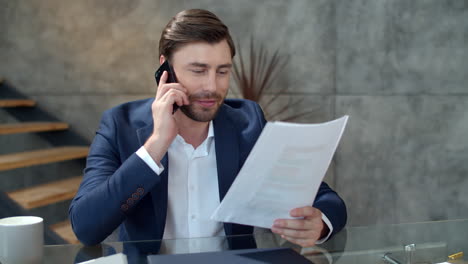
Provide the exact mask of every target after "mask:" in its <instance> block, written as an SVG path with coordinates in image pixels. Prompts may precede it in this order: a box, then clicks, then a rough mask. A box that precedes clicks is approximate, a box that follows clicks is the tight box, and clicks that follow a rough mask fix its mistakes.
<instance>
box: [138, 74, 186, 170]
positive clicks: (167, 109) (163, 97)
mask: <svg viewBox="0 0 468 264" xmlns="http://www.w3.org/2000/svg"><path fill="white" fill-rule="evenodd" d="M167 77H168V73H167V72H166V71H165V72H164V73H163V74H162V76H161V79H160V80H159V85H158V90H157V93H156V97H155V100H154V102H153V104H152V105H151V110H152V115H153V133H152V134H151V136H150V137H149V138H148V140H147V141H146V142H145V144H144V147H145V149H146V151H148V153H149V154H150V155H151V157H152V158H153V160H154V161H155V162H156V163H157V164H160V161H161V159H162V158H163V156H164V154H165V153H166V152H167V149H168V148H169V146H170V145H171V143H172V141H173V140H174V138H175V137H176V136H177V133H178V132H179V129H178V127H177V123H176V120H175V118H174V115H173V114H172V111H173V107H174V104H177V105H178V106H183V105H188V104H190V102H189V99H188V96H187V90H186V89H185V88H184V87H183V86H182V85H180V84H179V83H166V81H167Z"/></svg>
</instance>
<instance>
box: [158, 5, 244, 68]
mask: <svg viewBox="0 0 468 264" xmlns="http://www.w3.org/2000/svg"><path fill="white" fill-rule="evenodd" d="M224 39H225V40H226V41H227V43H228V45H229V48H230V49H231V56H232V57H234V55H236V48H235V47H234V43H233V41H232V38H231V35H230V34H229V29H228V28H227V26H226V25H225V24H224V23H223V22H222V21H221V20H220V19H219V18H218V17H217V16H216V15H215V14H213V13H211V12H210V11H207V10H203V9H189V10H184V11H182V12H179V13H178V14H177V15H175V17H173V18H172V19H171V20H170V21H169V23H168V24H167V25H166V27H165V28H164V30H163V31H162V34H161V39H160V40H159V56H161V55H164V57H166V58H167V59H168V60H170V59H171V57H172V54H173V53H174V52H175V50H176V49H178V48H179V47H181V46H182V45H184V44H187V43H191V42H197V41H202V42H208V43H210V44H215V43H219V42H220V41H222V40H224Z"/></svg>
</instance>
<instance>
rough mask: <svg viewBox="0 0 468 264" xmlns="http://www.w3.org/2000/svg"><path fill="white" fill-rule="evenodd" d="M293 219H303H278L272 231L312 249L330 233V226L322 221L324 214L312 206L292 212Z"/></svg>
mask: <svg viewBox="0 0 468 264" xmlns="http://www.w3.org/2000/svg"><path fill="white" fill-rule="evenodd" d="M290 215H291V216H292V217H303V218H302V219H276V220H275V222H274V224H273V226H272V228H271V231H273V233H276V234H279V235H281V237H282V238H284V239H286V240H288V241H290V242H292V243H294V244H298V245H300V246H302V247H311V246H314V245H315V242H317V240H319V239H320V238H322V237H324V236H326V235H327V234H328V232H329V229H328V226H327V225H326V224H325V223H324V222H323V220H322V212H321V211H320V210H319V209H317V208H314V207H312V206H305V207H301V208H295V209H293V210H291V212H290Z"/></svg>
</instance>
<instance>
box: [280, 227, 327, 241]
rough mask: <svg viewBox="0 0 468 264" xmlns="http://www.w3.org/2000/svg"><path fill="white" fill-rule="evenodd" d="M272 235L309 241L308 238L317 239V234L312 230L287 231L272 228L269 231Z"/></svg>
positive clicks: (286, 229) (285, 229)
mask: <svg viewBox="0 0 468 264" xmlns="http://www.w3.org/2000/svg"><path fill="white" fill-rule="evenodd" d="M271 231H272V232H273V233H276V234H279V235H284V236H288V237H292V238H303V239H310V238H318V237H319V234H318V233H317V232H316V231H313V230H297V229H288V228H277V227H273V228H272V229H271Z"/></svg>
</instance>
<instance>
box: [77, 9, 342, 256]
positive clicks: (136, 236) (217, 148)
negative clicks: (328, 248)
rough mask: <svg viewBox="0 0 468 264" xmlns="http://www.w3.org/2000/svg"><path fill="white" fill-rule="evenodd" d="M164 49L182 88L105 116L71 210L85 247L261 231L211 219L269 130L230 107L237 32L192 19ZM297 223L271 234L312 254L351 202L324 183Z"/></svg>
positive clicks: (176, 24) (178, 26)
mask: <svg viewBox="0 0 468 264" xmlns="http://www.w3.org/2000/svg"><path fill="white" fill-rule="evenodd" d="M159 45H160V47H159V53H160V59H159V62H160V63H161V64H162V63H163V62H164V61H166V60H168V61H169V62H170V63H171V65H172V66H173V70H174V72H175V75H176V76H177V82H176V83H166V81H167V78H168V73H167V72H164V73H163V75H162V77H161V80H160V83H159V85H158V88H157V93H156V96H155V97H154V98H150V99H145V100H140V101H135V102H129V103H125V104H123V105H120V106H117V107H114V108H112V109H110V110H108V111H106V112H105V113H104V115H103V117H102V120H101V123H100V126H99V129H98V131H97V133H96V137H95V139H94V141H93V143H92V145H91V149H90V152H89V156H88V159H87V166H86V169H85V175H84V178H83V182H82V183H81V185H80V189H79V191H78V193H77V195H76V196H75V198H74V199H73V201H72V203H71V205H70V210H69V214H70V219H71V222H72V226H73V230H74V232H75V234H76V235H77V237H78V239H79V240H80V241H81V242H82V243H83V244H87V245H92V244H97V243H100V242H101V241H103V240H104V239H105V238H106V237H107V236H108V235H109V234H111V233H112V232H113V230H115V229H117V228H119V237H120V240H122V241H128V240H133V241H134V240H150V239H153V240H154V239H162V238H191V237H209V236H223V235H239V234H251V233H252V232H253V227H252V226H245V225H239V224H232V223H220V222H216V221H212V220H210V218H209V217H210V215H211V213H212V212H213V211H214V209H215V208H216V207H217V206H218V205H219V204H220V201H221V200H222V199H223V197H224V196H225V194H226V193H227V191H228V189H229V187H230V186H231V184H232V182H233V181H234V179H235V177H236V175H237V173H238V172H239V170H240V168H241V167H242V165H243V163H244V161H245V160H246V158H247V156H248V154H249V153H250V151H251V149H252V147H253V145H254V144H255V141H256V140H257V138H258V136H259V135H260V133H261V131H262V129H263V127H264V125H265V119H264V116H263V113H262V111H261V108H260V107H259V106H258V105H257V104H256V103H254V102H251V101H248V100H242V99H225V97H226V94H227V92H228V87H229V79H230V75H231V69H232V58H233V57H234V55H235V48H234V45H233V41H232V39H231V36H230V34H229V31H228V28H227V27H226V26H225V25H224V24H223V23H222V22H221V21H220V20H219V18H218V17H216V15H214V14H212V13H211V12H208V11H206V10H198V9H192V10H186V11H182V12H180V13H178V14H177V15H176V16H175V17H174V18H173V19H172V20H171V21H170V22H169V23H168V24H167V26H166V28H165V29H164V30H163V32H162V35H161V39H160V43H159ZM174 104H176V105H177V106H178V107H179V109H178V110H177V111H175V112H174V113H173V108H174ZM272 144H274V142H272ZM259 210H261V208H259ZM290 214H291V216H293V217H297V218H296V219H277V220H275V222H274V223H272V227H271V230H272V231H273V232H274V233H277V234H279V235H281V236H282V237H283V238H284V239H286V240H289V241H291V242H293V243H296V244H298V245H301V246H304V247H305V246H312V245H314V244H316V243H320V242H323V241H325V240H326V239H328V238H329V237H330V236H331V235H333V234H335V233H337V232H338V231H340V230H341V229H342V228H343V227H344V225H345V223H346V207H345V205H344V202H343V201H342V200H341V198H340V197H339V196H338V195H337V194H336V193H335V192H334V191H333V190H332V189H331V188H329V187H328V185H326V184H325V183H322V185H321V186H320V189H319V192H318V194H317V197H316V199H315V201H314V204H313V205H311V206H306V207H302V208H291V212H290ZM244 246H245V247H250V246H254V245H244Z"/></svg>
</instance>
